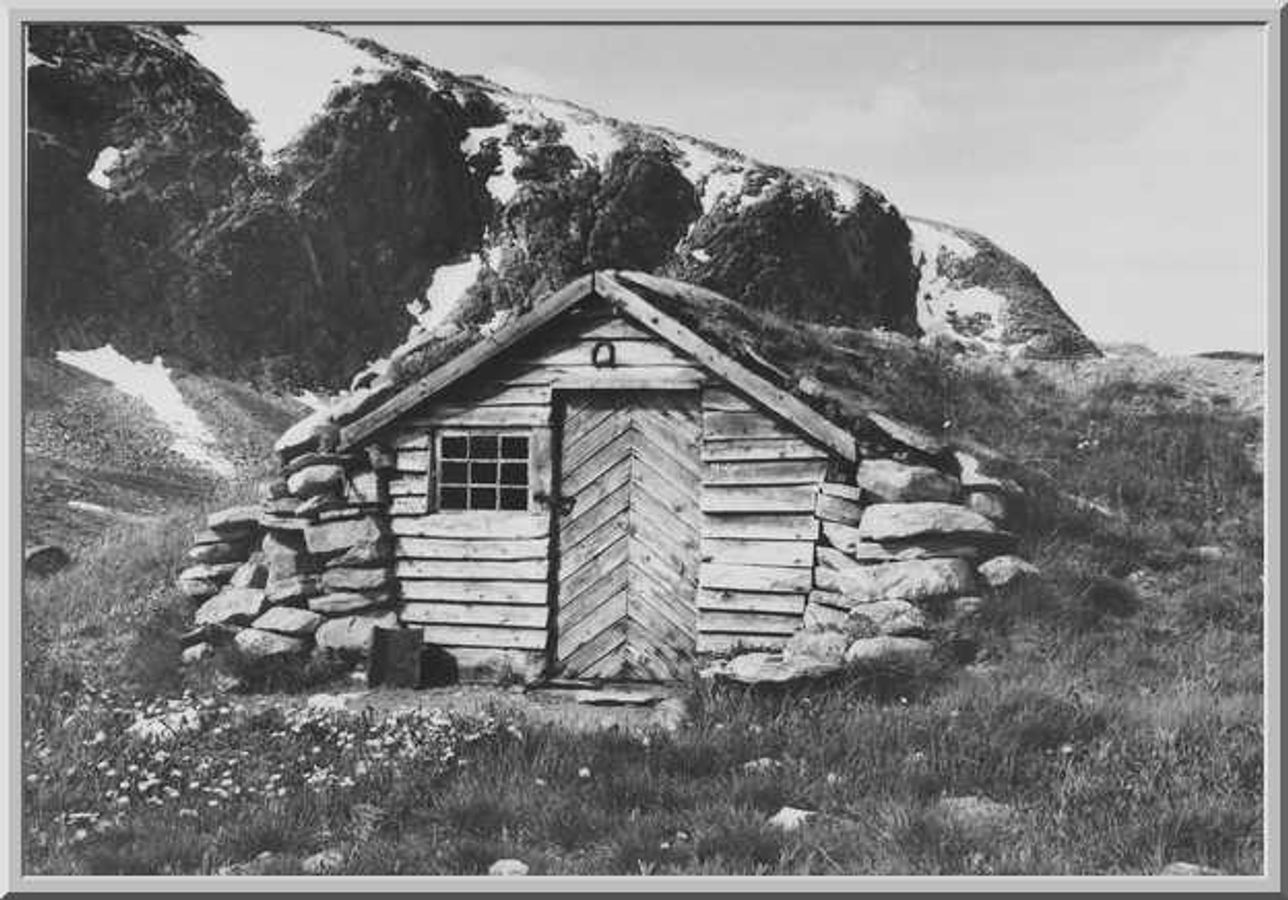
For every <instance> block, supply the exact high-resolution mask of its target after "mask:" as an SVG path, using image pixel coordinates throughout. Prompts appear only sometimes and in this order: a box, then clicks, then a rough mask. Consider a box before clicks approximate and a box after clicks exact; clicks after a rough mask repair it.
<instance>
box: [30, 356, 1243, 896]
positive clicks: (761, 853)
mask: <svg viewBox="0 0 1288 900" xmlns="http://www.w3.org/2000/svg"><path fill="white" fill-rule="evenodd" d="M952 371H953V373H954V374H953V376H952V377H949V378H945V379H944V380H943V382H942V385H941V395H940V396H939V397H938V398H932V399H935V400H936V402H938V403H940V404H941V406H942V408H943V411H944V413H945V418H951V419H952V421H953V422H954V427H955V428H956V430H957V431H958V432H959V433H961V434H963V435H965V436H968V437H970V438H973V439H975V440H977V441H980V442H983V443H985V444H988V445H990V446H993V447H996V448H997V449H998V450H1001V451H1004V452H1006V453H1007V454H1008V455H1010V456H1011V457H1012V458H1014V459H1015V460H1016V461H1017V464H1016V465H1015V466H1013V467H1009V471H1008V472H1007V473H1006V474H1010V475H1012V476H1013V477H1015V478H1016V479H1017V480H1019V481H1020V482H1021V483H1022V484H1023V485H1024V487H1025V488H1026V490H1027V497H1028V503H1027V506H1026V510H1025V513H1024V527H1023V543H1022V547H1021V553H1022V555H1024V556H1026V557H1027V558H1029V559H1031V560H1032V561H1033V562H1035V563H1036V564H1037V565H1038V566H1039V567H1040V568H1041V569H1042V571H1043V573H1044V578H1043V580H1042V582H1041V584H1040V585H1038V586H1031V587H1030V588H1028V589H1025V590H1023V591H1012V592H1009V593H1005V594H999V595H996V596H991V597H988V598H987V600H988V603H987V604H986V606H985V608H984V610H983V612H982V613H981V615H980V616H979V618H978V619H977V620H976V623H975V625H974V626H973V629H972V631H971V633H969V634H963V635H958V636H957V638H956V639H955V640H954V641H951V642H947V641H945V642H943V645H944V647H945V657H944V658H942V659H938V660H936V662H935V663H934V664H932V665H928V666H926V667H924V668H922V669H920V670H917V671H891V672H884V673H867V674H865V675H862V676H859V675H849V676H846V677H843V678H840V679H838V680H834V681H831V682H827V683H819V684H813V685H808V686H798V687H790V688H786V689H781V688H780V689H777V690H764V689H761V690H752V689H748V688H743V687H737V686H729V685H721V684H711V683H707V682H702V681H695V682H694V683H693V684H692V685H690V686H689V687H688V688H687V691H686V697H685V700H686V704H687V708H688V712H689V718H688V722H687V723H686V724H685V725H684V726H682V727H681V728H679V729H677V730H673V731H667V730H660V729H659V730H656V731H651V732H627V731H604V732H599V733H579V732H573V731H569V730H565V729H561V728H559V727H557V726H555V725H551V724H538V723H536V722H533V721H528V720H525V719H524V717H523V716H522V715H521V714H516V713H512V712H506V713H502V712H500V711H499V710H494V711H492V712H491V713H486V714H482V713H480V714H471V715H464V714H448V713H438V712H430V713H426V712H416V713H407V714H405V715H391V714H385V715H375V714H361V715H354V714H349V713H343V712H340V711H337V710H335V709H333V708H329V707H328V706H327V705H326V704H325V703H321V704H314V705H309V706H306V707H304V708H303V709H290V710H287V709H271V708H268V709H266V708H264V706H263V705H262V704H255V703H252V702H251V700H252V698H250V697H248V696H244V695H240V694H238V693H235V692H233V693H228V692H222V693H221V692H219V691H218V690H216V687H217V686H216V684H215V683H214V680H213V678H212V676H211V675H210V673H205V674H194V673H192V672H189V671H186V670H184V669H183V668H182V667H181V666H180V665H179V661H178V646H177V643H176V642H175V640H174V638H175V636H176V635H177V634H178V633H179V632H180V631H181V630H183V628H184V627H185V625H186V624H187V620H188V617H189V615H190V613H189V610H188V607H187V605H186V603H185V601H183V600H182V598H180V597H179V596H178V595H177V594H176V593H175V592H174V591H173V590H172V589H171V588H170V586H169V585H170V583H171V582H172V580H173V576H174V574H175V573H176V572H177V571H178V569H179V568H181V567H182V555H183V552H184V550H185V549H186V546H187V541H188V539H189V536H190V531H191V530H192V528H194V527H195V526H196V524H197V523H198V522H199V520H200V518H201V513H202V510H201V509H200V508H195V507H194V508H191V509H187V510H182V511H179V512H176V513H174V514H173V515H171V516H170V517H168V518H166V519H165V520H163V521H158V522H156V523H153V524H147V525H121V526H119V527H118V528H117V529H116V530H115V531H113V532H110V533H109V534H107V535H105V536H104V539H103V543H102V546H101V547H100V548H99V549H98V550H96V551H95V552H93V553H91V554H90V555H89V556H88V557H86V558H84V559H83V560H82V561H80V562H79V563H78V564H77V565H75V566H73V567H71V568H69V569H67V570H65V571H63V572H61V573H59V574H57V575H55V576H53V577H51V578H49V579H47V580H43V581H36V580H31V581H29V582H28V585H27V590H26V592H25V596H24V608H23V612H24V618H23V664H22V665H23V686H22V688H23V734H22V760H23V767H22V778H23V792H22V803H23V818H22V822H23V826H22V828H23V831H22V860H23V870H24V873H25V874H28V875H35V874H64V875H75V874H96V875H108V874H212V873H220V872H223V873H250V872H254V873H259V874H301V873H303V872H305V871H306V866H305V861H306V860H309V865H308V870H309V871H324V872H333V873H337V874H349V875H359V874H360V875H392V874H399V875H413V874H415V875H420V874H429V875H449V874H481V873H484V872H486V871H487V869H488V867H489V866H490V865H491V864H492V863H493V862H494V861H495V860H497V859H500V858H511V857H512V858H517V859H521V860H523V861H524V862H525V863H526V864H527V865H528V866H529V867H530V870H531V872H532V874H546V875H559V874H615V875H649V874H660V875H672V874H711V875H717V874H738V875H746V874H776V875H895V874H899V875H910V874H912V875H938V874H976V875H1004V874H1027V875H1111V874H1112V875H1148V874H1155V873H1157V872H1158V871H1159V870H1160V869H1161V868H1162V867H1163V866H1165V865H1166V864H1168V863H1170V862H1173V861H1178V860H1181V861H1186V862H1191V863H1197V864H1202V865H1206V866H1211V867H1215V868H1217V869H1220V870H1221V871H1223V872H1225V873H1227V874H1247V875H1251V874H1258V873H1260V871H1261V867H1262V864H1263V852H1264V846H1263V837H1262V835H1263V828H1264V824H1265V822H1264V819H1263V809H1262V774H1263V763H1264V760H1263V755H1262V750H1263V736H1262V725H1263V721H1262V702H1263V689H1264V686H1263V683H1262V663H1263V653H1262V649H1263V630H1262V593H1263V585H1262V572H1263V560H1262V557H1263V532H1262V481H1261V476H1260V474H1259V473H1258V472H1257V471H1256V469H1255V468H1254V466H1253V463H1252V461H1251V459H1250V457H1249V453H1248V450H1247V445H1248V444H1249V443H1250V442H1255V441H1256V440H1258V439H1259V438H1260V430H1259V428H1260V426H1259V423H1258V422H1257V420H1256V419H1255V418H1253V417H1251V416H1249V415H1247V414H1246V413H1241V412H1238V411H1236V410H1234V409H1231V408H1229V407H1228V406H1224V405H1220V404H1217V405H1213V404H1200V403H1195V402H1193V401H1191V400H1189V399H1186V398H1184V397H1182V396H1181V395H1180V393H1179V392H1178V391H1176V390H1175V388H1174V387H1172V386H1169V385H1168V384H1166V383H1148V382H1140V381H1129V380H1122V379H1107V380H1106V379H1102V380H1100V381H1098V382H1096V383H1094V384H1087V385H1083V386H1077V385H1073V384H1070V383H1068V379H1061V378H1059V377H1058V375H1059V373H1058V372H1048V371H1045V370H1043V369H1041V368H1034V369H1032V370H1030V371H1028V373H1027V374H1025V375H1022V376H1015V375H1013V374H1012V375H1004V374H1002V373H1001V372H1000V371H997V370H991V369H980V368H972V369H967V368H961V367H958V368H955V369H953V370H952ZM1057 485H1058V488H1059V489H1058V490H1057V489H1056V486H1057ZM1070 496H1075V497H1082V498H1085V499H1086V500H1090V501H1093V502H1095V503H1097V504H1100V505H1102V506H1104V507H1106V508H1108V509H1110V510H1111V511H1112V513H1113V515H1109V516H1106V515H1103V514H1101V513H1098V512H1095V511H1093V510H1089V509H1087V508H1086V507H1085V506H1082V507H1079V506H1078V505H1077V504H1076V503H1075V502H1074V501H1072V500H1071V499H1070ZM225 499H226V498H225ZM954 654H955V656H956V658H955V659H954V658H949V657H950V656H952V655H954ZM325 674H327V673H317V678H318V679H319V680H321V679H322V678H323V676H324V675H325ZM337 684H339V685H341V687H340V688H339V689H341V690H351V689H352V685H351V684H349V683H346V682H343V681H341V682H336V683H333V684H332V685H331V687H332V689H335V687H336V685H337ZM297 686H298V685H297ZM145 712H146V713H149V714H152V715H169V716H171V717H172V718H171V719H170V721H171V722H172V723H173V727H174V728H175V730H176V732H177V733H176V735H175V736H174V737H173V738H172V739H170V740H168V741H165V742H162V743H147V742H142V741H139V740H136V739H134V738H133V737H131V736H130V734H129V733H128V731H127V729H128V728H129V727H130V725H131V723H132V722H134V721H135V719H136V716H137V715H138V714H140V713H145ZM757 760H764V761H763V762H758V763H756V764H754V765H752V766H747V765H746V764H747V763H749V762H754V761H757ZM961 796H978V797H987V798H989V799H990V800H993V801H996V802H998V803H1002V804H1006V805H1007V806H1008V807H1009V808H1010V809H1011V810H1012V811H1013V815H1012V816H1011V817H1010V818H1009V819H1008V820H1006V821H1005V822H1000V823H992V824H990V825H988V826H987V827H984V826H976V825H971V824H970V823H963V822H961V821H958V820H956V819H954V818H953V817H951V816H946V815H945V814H944V812H943V807H942V805H941V803H940V801H941V798H943V797H961ZM783 806H792V807H797V808H802V809H808V810H812V811H816V812H817V815H816V816H814V817H812V818H811V819H810V820H809V821H807V822H806V823H805V824H804V825H803V826H802V827H800V828H798V829H795V830H782V829H779V828H775V827H772V826H771V825H770V824H769V822H768V820H769V818H770V817H771V816H772V815H773V814H774V813H776V812H777V811H778V810H779V809H780V808H781V807H783ZM323 851H331V852H330V853H329V854H327V855H326V856H325V857H318V856H316V854H319V853H321V852H323ZM310 858H312V859H310ZM319 859H321V860H322V862H319V861H318V860H319Z"/></svg>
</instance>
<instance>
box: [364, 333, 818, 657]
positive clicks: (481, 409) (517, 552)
mask: <svg viewBox="0 0 1288 900" xmlns="http://www.w3.org/2000/svg"><path fill="white" fill-rule="evenodd" d="M600 341H610V342H612V345H613V348H614V355H615V365H613V366H612V367H609V368H599V367H596V366H595V365H594V364H593V362H592V353H593V348H594V347H595V345H596V344H597V343H598V342H600ZM600 352H601V354H602V353H603V352H605V351H602V350H601V351H600ZM703 379H704V374H703V370H702V369H700V368H698V367H697V366H696V365H695V364H694V362H693V360H691V359H689V358H688V357H686V356H684V355H683V354H680V353H678V352H676V351H674V350H672V349H671V348H670V346H669V345H667V344H665V343H663V342H661V341H659V340H658V339H656V338H655V337H653V336H652V335H650V334H649V333H647V332H645V331H643V330H641V329H640V328H638V327H637V326H635V325H634V324H632V323H630V322H628V321H626V320H623V319H620V318H615V317H613V316H612V315H611V314H608V313H607V312H595V313H591V314H588V315H586V314H579V313H577V312H576V311H573V312H570V313H569V314H568V315H567V316H566V318H565V320H562V321H560V322H558V323H555V324H554V325H552V326H551V327H550V328H549V329H547V330H546V331H544V332H542V333H540V334H538V335H535V336H534V337H533V338H532V339H530V340H529V341H528V342H526V343H525V344H522V345H520V346H518V347H516V348H515V352H514V353H512V354H510V355H509V356H508V357H507V358H506V360H505V361H504V362H501V361H500V360H498V361H495V362H494V363H493V364H490V365H488V366H485V367H484V369H482V370H480V372H479V373H478V377H476V378H471V379H468V380H466V381H464V382H462V383H461V384H458V385H456V386H454V387H453V388H452V389H450V390H449V391H446V392H444V393H443V394H441V395H439V396H438V397H435V398H433V399H432V400H430V401H428V402H426V403H423V404H421V405H420V406H419V407H417V408H415V409H412V410H409V411H408V412H407V413H406V414H404V415H403V416H402V417H400V418H399V419H398V420H397V421H396V422H394V423H393V424H391V426H390V427H389V428H388V429H386V430H385V431H384V432H383V433H382V434H381V435H380V436H379V437H380V439H382V440H384V441H386V442H387V443H388V444H389V445H390V447H391V448H392V449H393V452H394V465H395V470H394V471H393V472H391V473H390V478H389V495H390V522H391V529H392V531H393V534H394V546H395V553H396V560H397V561H396V563H395V570H396V574H397V577H398V580H399V583H400V587H401V594H402V601H403V602H402V605H401V607H400V615H401V618H402V620H403V621H405V622H407V623H408V624H409V625H414V626H416V627H420V628H423V629H424V631H425V640H426V641H427V642H429V643H433V644H437V645H439V646H441V647H444V648H445V649H447V650H448V651H449V652H455V653H458V654H459V655H460V657H461V659H462V660H467V661H468V664H469V665H470V666H475V665H481V663H480V654H484V655H485V656H486V657H487V659H486V666H485V667H487V668H490V669H492V670H495V669H496V668H497V660H500V661H501V662H502V663H504V662H506V661H508V662H509V663H510V665H511V668H512V669H513V670H515V671H530V670H531V668H532V666H533V664H534V660H536V658H537V657H538V656H542V657H544V654H545V652H546V650H547V643H548V635H549V628H550V615H549V578H550V550H551V530H550V525H551V523H550V515H549V512H548V509H547V507H546V506H544V505H542V504H540V503H537V502H535V500H533V501H531V502H530V509H531V512H529V513H524V512H459V511H446V512H435V511H433V509H432V504H431V502H430V498H431V496H432V493H433V483H432V479H433V473H434V471H435V468H436V467H435V463H434V458H433V455H434V446H433V441H432V439H431V435H432V434H433V433H434V431H435V430H436V429H457V428H460V429H468V430H484V431H486V430H490V429H491V430H496V431H497V432H500V433H503V432H507V431H514V432H521V433H530V434H531V435H532V436H533V441H532V445H531V455H530V459H529V463H530V466H531V471H532V483H531V485H530V488H531V490H532V492H533V493H534V494H535V493H537V492H545V493H547V494H550V493H553V491H552V487H553V485H552V478H553V464H552V458H551V457H552V443H551V442H552V440H553V434H552V431H551V423H552V417H553V414H554V398H555V392H556V391H557V390H564V389H586V388H593V387H599V388H613V389H624V390H625V389H667V388H670V389H690V390H691V389H693V388H695V387H697V386H698V385H700V384H701V383H702V381H703ZM793 558H794V557H793Z"/></svg>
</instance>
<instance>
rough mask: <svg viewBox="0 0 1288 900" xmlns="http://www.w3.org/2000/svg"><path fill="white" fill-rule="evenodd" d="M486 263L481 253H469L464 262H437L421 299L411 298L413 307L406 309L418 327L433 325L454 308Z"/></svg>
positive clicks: (431, 326) (430, 326) (425, 327)
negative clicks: (437, 264) (439, 264)
mask: <svg viewBox="0 0 1288 900" xmlns="http://www.w3.org/2000/svg"><path fill="white" fill-rule="evenodd" d="M486 264H487V261H486V260H485V259H484V256H483V254H482V253H473V254H470V257H469V259H467V260H465V261H464V262H461V263H456V264H455V265H450V266H439V267H438V268H437V269H435V270H434V275H433V280H432V281H431V282H430V283H429V287H428V288H427V289H426V290H425V299H424V300H418V301H415V303H416V304H417V305H416V306H415V308H413V309H409V310H408V311H409V312H411V314H412V317H413V318H415V319H416V321H417V322H418V323H419V324H420V326H421V327H422V328H424V329H427V330H428V329H431V328H433V327H434V326H435V325H437V324H438V323H440V322H442V321H443V320H444V319H446V318H447V316H448V315H449V314H451V312H452V310H453V309H455V308H456V305H457V304H458V303H460V301H461V299H462V298H463V297H464V296H465V292H466V291H468V290H469V289H470V285H472V284H474V282H475V281H477V280H478V277H479V273H480V272H482V271H483V267H484V265H486Z"/></svg>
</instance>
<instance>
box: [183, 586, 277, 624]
mask: <svg viewBox="0 0 1288 900" xmlns="http://www.w3.org/2000/svg"><path fill="white" fill-rule="evenodd" d="M265 603H266V601H265V599H264V592H263V591H262V590H259V589H258V588H224V589H223V590H222V591H220V592H219V593H218V594H216V595H215V596H213V597H211V598H210V599H209V600H207V601H206V602H205V603H203V604H201V606H199V607H198V608H197V612H196V615H195V616H194V617H193V621H195V622H196V624H198V625H249V624H250V623H251V622H253V621H254V620H255V619H256V618H257V617H258V616H259V614H260V613H261V612H263V611H264V606H265Z"/></svg>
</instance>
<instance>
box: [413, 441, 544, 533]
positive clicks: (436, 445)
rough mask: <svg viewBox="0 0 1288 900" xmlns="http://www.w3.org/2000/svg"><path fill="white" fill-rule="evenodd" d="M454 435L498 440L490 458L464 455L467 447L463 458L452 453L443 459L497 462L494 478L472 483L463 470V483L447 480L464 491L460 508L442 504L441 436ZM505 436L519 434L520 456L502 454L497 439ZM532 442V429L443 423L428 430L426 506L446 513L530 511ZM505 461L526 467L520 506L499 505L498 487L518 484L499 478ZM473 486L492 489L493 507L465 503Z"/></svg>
mask: <svg viewBox="0 0 1288 900" xmlns="http://www.w3.org/2000/svg"><path fill="white" fill-rule="evenodd" d="M456 437H459V438H465V439H466V441H467V442H468V440H469V439H470V438H472V437H495V438H496V439H497V442H498V446H497V455H496V457H494V458H492V459H475V458H473V457H470V456H469V455H468V454H469V451H468V449H467V450H466V456H465V457H464V458H460V457H452V458H451V459H449V460H447V462H460V463H464V464H465V465H466V466H469V465H470V464H471V463H474V462H495V463H496V466H497V473H496V481H494V482H487V483H482V482H481V483H479V484H477V485H476V484H475V483H474V482H473V481H472V480H471V473H470V472H469V471H468V470H467V472H466V480H465V482H464V483H461V482H456V481H453V482H449V483H448V485H447V486H448V487H454V488H461V489H463V490H464V491H465V504H466V505H465V506H463V507H460V508H456V507H444V506H443V463H444V458H443V440H444V439H445V438H456ZM507 437H521V438H524V439H525V440H526V441H527V454H526V455H525V456H524V457H523V458H522V459H519V458H517V457H515V458H506V457H505V456H503V455H502V451H501V443H500V442H501V441H503V440H504V439H505V438H507ZM533 445H534V436H533V432H532V429H525V428H470V427H468V426H461V427H453V426H444V427H440V428H435V429H433V430H432V431H431V433H430V447H431V448H432V450H433V465H432V466H431V469H430V471H431V475H432V477H431V479H430V484H429V485H428V487H429V507H430V509H431V510H432V511H433V512H435V513H449V514H450V513H501V514H510V515H515V514H523V513H531V512H532V511H533V500H532V491H533V487H532V485H533V470H534V465H533ZM467 447H468V443H467ZM507 462H509V463H522V464H523V465H524V466H525V467H526V469H527V471H526V475H527V478H526V480H525V481H524V483H523V484H522V486H521V487H522V489H523V507H522V508H520V509H506V508H504V507H503V506H502V505H501V502H502V500H501V492H502V491H504V490H506V489H511V490H517V489H518V488H520V485H518V484H513V485H506V484H505V482H503V481H502V480H501V479H502V470H501V466H502V465H503V464H504V463H507ZM475 487H479V488H484V489H492V490H495V491H496V504H497V505H496V506H494V507H474V506H470V505H469V503H470V492H471V490H473V489H474V488H475Z"/></svg>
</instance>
